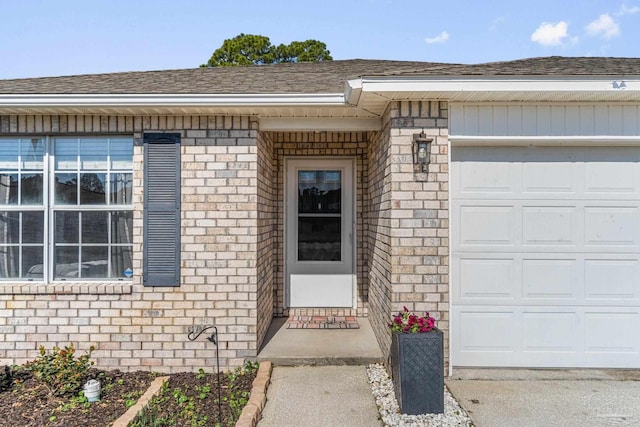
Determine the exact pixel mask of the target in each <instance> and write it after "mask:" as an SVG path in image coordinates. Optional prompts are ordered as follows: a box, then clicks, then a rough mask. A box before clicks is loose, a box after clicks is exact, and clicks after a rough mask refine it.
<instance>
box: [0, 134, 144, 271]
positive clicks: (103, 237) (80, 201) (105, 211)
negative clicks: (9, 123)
mask: <svg viewBox="0 0 640 427" xmlns="http://www.w3.org/2000/svg"><path fill="white" fill-rule="evenodd" d="M132 181H133V140H132V139H131V138H123V137H118V138H14V139H0V279H4V280H42V281H47V282H48V281H51V280H78V279H81V280H90V279H102V280H104V279H126V278H127V277H130V275H131V274H130V270H131V267H132V261H131V258H132V235H133V232H132V225H133V224H132V223H133V204H132V198H131V191H132Z"/></svg>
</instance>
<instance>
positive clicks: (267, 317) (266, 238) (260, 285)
mask: <svg viewBox="0 0 640 427" xmlns="http://www.w3.org/2000/svg"><path fill="white" fill-rule="evenodd" d="M275 177H276V173H275V168H274V158H273V141H271V137H270V135H269V134H267V133H264V132H260V133H259V134H258V188H257V193H258V194H257V196H258V199H257V203H258V224H257V226H258V248H257V249H258V253H257V254H256V256H257V266H256V268H257V304H258V330H257V333H258V346H260V344H261V343H262V341H263V339H264V337H265V335H266V333H267V330H268V329H269V324H270V323H271V319H272V318H273V311H274V301H273V296H274V287H275V282H274V281H275V270H276V259H275V246H276V238H277V221H276V187H275Z"/></svg>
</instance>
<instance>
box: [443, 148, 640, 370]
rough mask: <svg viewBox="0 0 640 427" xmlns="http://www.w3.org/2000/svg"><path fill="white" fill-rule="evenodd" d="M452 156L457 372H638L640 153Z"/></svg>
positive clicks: (479, 151) (475, 152) (458, 151)
mask: <svg viewBox="0 0 640 427" xmlns="http://www.w3.org/2000/svg"><path fill="white" fill-rule="evenodd" d="M451 155H452V164H451V167H452V171H451V197H452V204H451V238H452V241H451V245H452V246H451V250H452V260H451V280H452V289H451V300H452V319H451V327H452V333H451V346H452V363H453V365H454V366H506V367H617V368H623V367H625V368H640V149H638V148H629V147H617V148H600V147H597V148H596V147H562V148H560V147H555V148H551V147H549V148H529V147H522V148H518V147H482V148H480V147H456V148H453V150H452V154H451Z"/></svg>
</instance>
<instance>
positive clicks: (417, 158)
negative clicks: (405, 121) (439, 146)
mask: <svg viewBox="0 0 640 427" xmlns="http://www.w3.org/2000/svg"><path fill="white" fill-rule="evenodd" d="M432 142H433V138H427V135H425V134H424V131H422V132H420V133H414V134H413V146H412V148H413V165H414V167H415V168H416V169H418V170H419V171H420V172H427V169H428V167H429V159H430V157H431V143H432Z"/></svg>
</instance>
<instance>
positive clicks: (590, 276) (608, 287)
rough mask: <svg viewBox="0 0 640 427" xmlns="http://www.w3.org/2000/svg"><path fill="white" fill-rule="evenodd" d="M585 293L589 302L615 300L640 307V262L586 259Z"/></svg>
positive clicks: (634, 260)
mask: <svg viewBox="0 0 640 427" xmlns="http://www.w3.org/2000/svg"><path fill="white" fill-rule="evenodd" d="M584 271H585V274H584V276H585V282H584V283H585V284H584V293H585V298H586V299H587V300H591V301H595V302H597V303H611V302H613V301H615V300H622V301H626V302H627V303H629V304H639V305H640V261H638V260H637V259H627V260H623V259H618V258H615V259H586V260H585V261H584Z"/></svg>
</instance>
